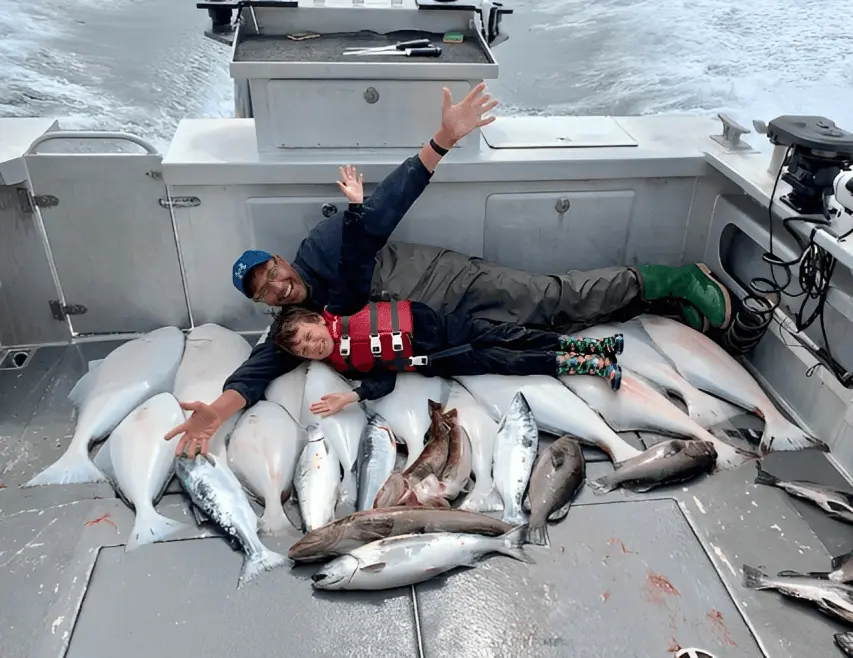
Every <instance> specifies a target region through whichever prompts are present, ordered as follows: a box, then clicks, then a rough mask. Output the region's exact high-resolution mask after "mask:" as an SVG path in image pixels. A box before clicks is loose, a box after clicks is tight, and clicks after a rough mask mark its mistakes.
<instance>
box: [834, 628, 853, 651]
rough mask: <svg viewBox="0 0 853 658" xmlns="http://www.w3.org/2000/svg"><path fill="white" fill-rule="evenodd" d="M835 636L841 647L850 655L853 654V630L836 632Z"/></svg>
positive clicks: (836, 642)
mask: <svg viewBox="0 0 853 658" xmlns="http://www.w3.org/2000/svg"><path fill="white" fill-rule="evenodd" d="M833 638H834V639H835V644H837V645H838V648H839V649H841V650H842V651H843V652H844V653H846V654H847V655H848V656H853V632H850V631H848V632H847V633H836V634H835V635H834V636H833Z"/></svg>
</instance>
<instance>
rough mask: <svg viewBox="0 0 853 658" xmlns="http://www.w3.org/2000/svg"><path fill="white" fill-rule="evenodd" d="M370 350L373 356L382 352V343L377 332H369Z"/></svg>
mask: <svg viewBox="0 0 853 658" xmlns="http://www.w3.org/2000/svg"><path fill="white" fill-rule="evenodd" d="M370 351H371V352H372V353H373V354H374V356H379V355H380V354H382V343H381V342H380V341H379V334H370Z"/></svg>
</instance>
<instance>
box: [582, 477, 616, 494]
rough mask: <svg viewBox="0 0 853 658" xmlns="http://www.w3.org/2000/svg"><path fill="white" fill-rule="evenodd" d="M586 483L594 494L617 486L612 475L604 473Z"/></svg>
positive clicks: (604, 492)
mask: <svg viewBox="0 0 853 658" xmlns="http://www.w3.org/2000/svg"><path fill="white" fill-rule="evenodd" d="M587 483H588V484H589V488H590V489H592V493H594V494H595V495H596V496H601V495H603V494H606V493H609V492H610V491H613V490H614V489H616V488H617V487H618V486H619V485H618V483H617V482H616V480H615V479H614V478H613V476H612V475H605V476H604V477H601V478H598V479H597V480H588V481H587Z"/></svg>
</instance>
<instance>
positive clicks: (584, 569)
mask: <svg viewBox="0 0 853 658" xmlns="http://www.w3.org/2000/svg"><path fill="white" fill-rule="evenodd" d="M551 542H552V545H551V548H550V549H537V550H535V558H534V559H536V565H534V566H529V565H526V564H523V563H520V562H516V561H512V560H510V559H509V558H503V557H495V558H492V559H490V560H489V561H488V562H487V563H486V564H485V565H484V566H483V567H481V568H478V569H474V570H470V571H468V572H460V573H456V574H453V575H451V576H449V577H448V578H447V580H446V582H445V583H442V582H441V581H436V582H434V583H433V582H431V583H427V584H424V585H421V586H419V587H418V588H417V596H418V605H419V609H420V613H421V624H422V630H423V636H424V653H425V655H426V656H427V657H430V656H451V655H457V656H483V657H486V656H495V657H498V656H500V657H503V656H506V657H507V658H509V657H513V658H515V657H519V656H540V657H542V658H545V657H552V656H553V657H554V658H558V657H562V656H583V657H584V658H592V657H593V656H596V657H600V658H605V657H606V658H611V657H612V656H637V657H649V656H666V655H667V653H668V652H670V651H672V650H674V649H675V648H676V647H677V646H681V647H689V646H695V647H700V648H703V649H706V650H711V651H712V652H714V653H715V654H717V655H718V656H735V655H737V656H742V657H743V658H748V657H752V656H761V652H760V651H759V649H758V647H757V645H756V643H755V641H754V639H753V638H752V636H751V634H750V632H749V629H748V628H747V627H746V625H745V624H744V623H743V621H742V620H741V618H740V616H739V614H738V612H737V609H736V608H735V606H734V604H733V603H732V601H731V599H729V597H728V596H727V594H726V592H725V589H724V587H723V584H722V582H721V581H720V580H719V578H718V577H717V576H716V574H715V573H714V571H713V568H712V566H711V564H710V562H709V561H708V558H707V556H706V555H705V553H704V552H703V550H702V547H701V546H700V544H699V543H698V542H697V540H696V537H695V535H694V534H693V531H692V530H691V528H690V525H689V524H688V523H687V521H686V519H684V517H683V515H682V513H681V511H680V510H679V507H678V504H677V502H676V501H674V500H651V501H636V502H614V503H610V504H602V505H582V506H578V507H576V508H575V509H573V510H572V511H571V513H570V514H569V516H568V517H567V519H566V522H565V523H562V524H560V525H557V526H553V527H552V529H551ZM528 550H529V551H530V553H531V554H534V549H532V548H529V549H528ZM670 587H672V588H674V589H670ZM717 613H719V615H721V617H720V618H719V619H721V620H722V621H717V617H716V615H717ZM712 615H713V616H714V620H712V618H711V616H712Z"/></svg>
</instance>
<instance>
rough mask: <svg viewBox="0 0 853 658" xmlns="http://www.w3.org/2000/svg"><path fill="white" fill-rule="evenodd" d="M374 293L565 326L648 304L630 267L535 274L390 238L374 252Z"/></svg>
mask: <svg viewBox="0 0 853 658" xmlns="http://www.w3.org/2000/svg"><path fill="white" fill-rule="evenodd" d="M372 292H373V294H374V295H376V296H381V295H383V294H385V295H390V296H391V297H394V298H397V299H411V300H413V301H419V302H422V303H424V304H426V305H427V306H430V307H431V308H433V309H434V310H435V311H437V312H439V313H441V314H448V313H452V312H453V311H457V310H459V311H462V312H465V313H469V314H471V315H473V316H474V317H477V318H482V319H485V320H492V321H494V322H513V323H516V324H522V325H525V326H528V327H533V328H541V329H552V330H555V331H560V332H564V333H569V332H574V331H579V330H582V329H584V328H586V327H590V326H592V325H595V324H600V323H602V322H609V321H623V320H627V319H629V318H631V317H634V316H636V315H638V314H640V313H641V312H642V311H643V303H642V297H641V289H640V279H639V276H638V275H637V272H636V270H634V269H633V268H630V267H606V268H601V269H597V270H590V271H587V272H582V271H573V270H568V271H566V272H565V273H561V274H532V273H530V272H523V271H520V270H515V269H512V268H510V267H504V266H502V265H496V264H494V263H489V262H487V261H484V260H483V259H482V258H472V257H470V256H465V255H463V254H460V253H457V252H455V251H450V250H448V249H441V248H439V247H429V246H426V245H419V244H408V243H405V242H389V243H388V244H387V245H386V246H385V247H384V248H383V249H382V251H380V252H379V254H377V257H376V269H375V270H374V273H373V281H372Z"/></svg>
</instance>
